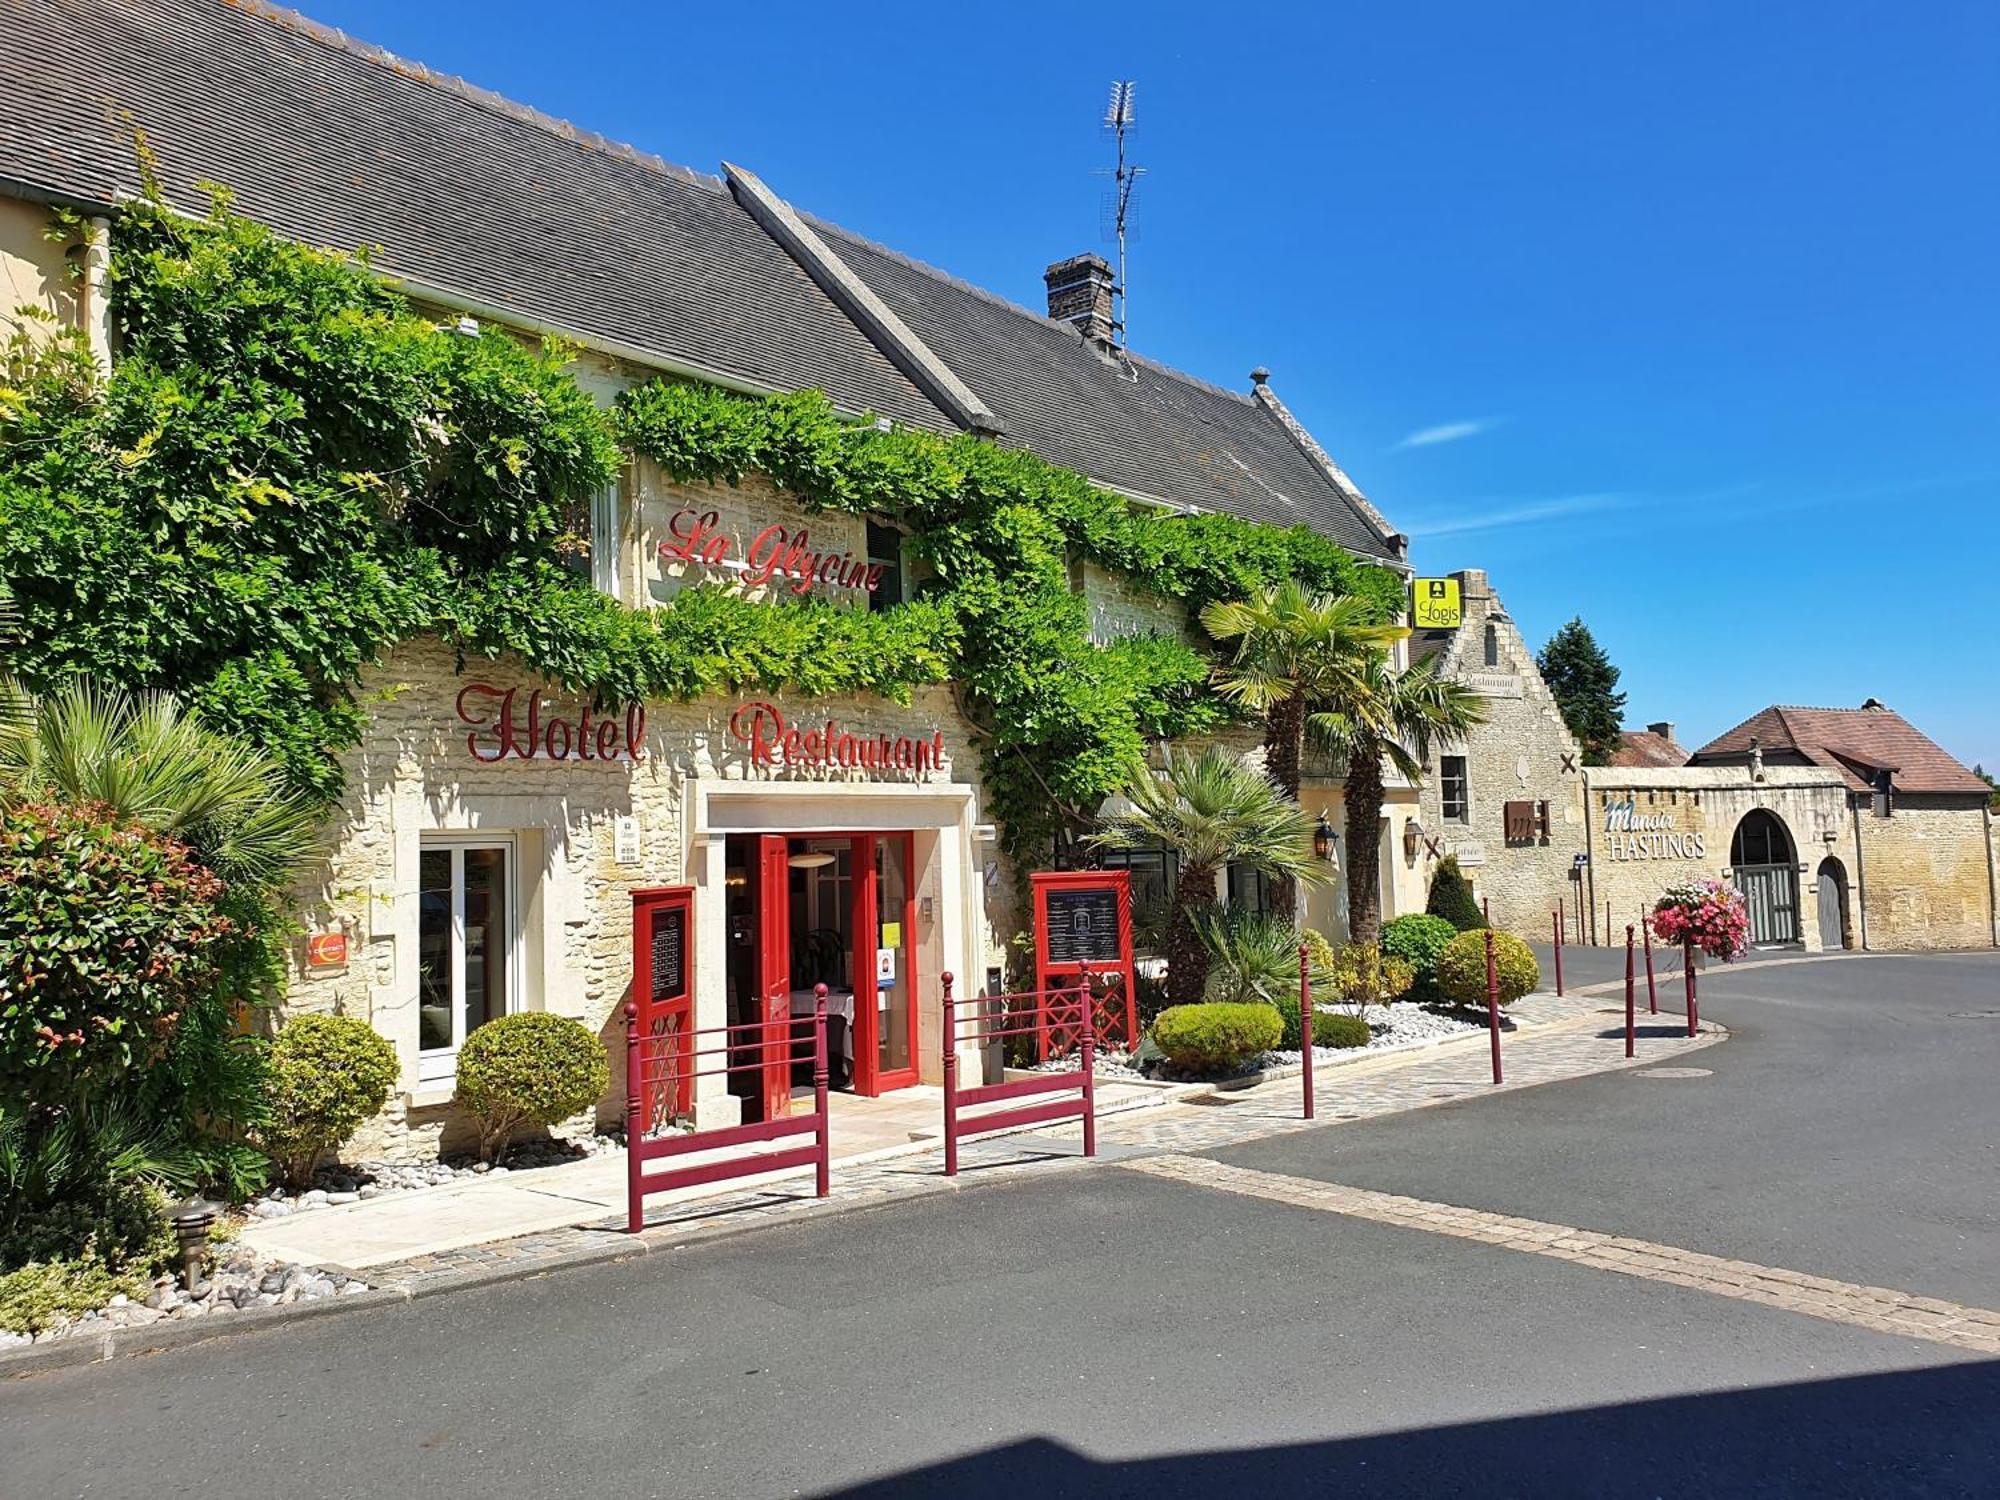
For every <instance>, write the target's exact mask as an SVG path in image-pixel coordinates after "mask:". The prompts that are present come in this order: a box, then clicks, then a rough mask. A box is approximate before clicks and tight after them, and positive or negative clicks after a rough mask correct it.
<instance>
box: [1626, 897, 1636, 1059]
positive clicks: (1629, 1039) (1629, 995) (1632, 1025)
mask: <svg viewBox="0 0 2000 1500" xmlns="http://www.w3.org/2000/svg"><path fill="white" fill-rule="evenodd" d="M1636 1008H1637V1007H1636V1002H1635V998H1634V994H1633V989H1632V928H1631V925H1630V924H1629V923H1628V924H1627V925H1626V928H1625V1055H1626V1056H1627V1057H1631V1056H1633V1055H1634V1054H1633V1041H1634V1037H1635V1033H1636V1029H1637V1017H1636V1015H1635V1011H1636Z"/></svg>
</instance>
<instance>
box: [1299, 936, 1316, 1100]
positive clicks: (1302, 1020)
mask: <svg viewBox="0 0 2000 1500" xmlns="http://www.w3.org/2000/svg"><path fill="white" fill-rule="evenodd" d="M1311 952H1312V950H1311V949H1310V948H1308V947H1306V945H1305V944H1304V943H1300V944H1299V1059H1300V1065H1301V1076H1302V1077H1303V1078H1304V1079H1305V1091H1306V1116H1305V1117H1306V1118H1307V1119H1308V1120H1310V1119H1311V1118H1312V1117H1313V997H1312V966H1311V964H1310V962H1309V961H1308V955H1309V954H1310V953H1311Z"/></svg>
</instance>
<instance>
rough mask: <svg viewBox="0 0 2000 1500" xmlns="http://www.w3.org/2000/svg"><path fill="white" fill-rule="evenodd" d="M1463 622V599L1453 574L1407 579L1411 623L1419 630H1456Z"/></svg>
mask: <svg viewBox="0 0 2000 1500" xmlns="http://www.w3.org/2000/svg"><path fill="white" fill-rule="evenodd" d="M1464 623H1465V602H1464V600H1462V599H1461V598H1459V594H1458V580H1457V579H1456V578H1413V579H1411V580H1410V624H1411V625H1413V626H1414V627H1415V628H1416V629H1418V630H1456V629H1458V627H1459V626H1460V625H1462V624H1464Z"/></svg>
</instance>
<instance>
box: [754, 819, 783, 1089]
mask: <svg viewBox="0 0 2000 1500" xmlns="http://www.w3.org/2000/svg"><path fill="white" fill-rule="evenodd" d="M791 853H792V841H791V839H790V837H789V836H787V835H785V834H782V833H777V834H771V833H766V834H760V835H759V836H758V839H757V1019H758V1020H759V1021H762V1022H763V1027H762V1030H761V1031H760V1032H758V1033H756V1035H757V1036H758V1037H759V1039H760V1041H761V1043H762V1046H763V1068H762V1070H761V1072H760V1074H759V1077H760V1078H761V1080H762V1084H763V1087H762V1089H761V1090H760V1093H761V1094H762V1096H763V1101H764V1116H763V1117H764V1118H765V1119H767V1120H778V1119H783V1118H784V1117H785V1116H786V1115H788V1114H790V1113H791V1112H792V885H791V881H792V867H791V863H790V861H791ZM748 1034H749V1033H746V1035H748Z"/></svg>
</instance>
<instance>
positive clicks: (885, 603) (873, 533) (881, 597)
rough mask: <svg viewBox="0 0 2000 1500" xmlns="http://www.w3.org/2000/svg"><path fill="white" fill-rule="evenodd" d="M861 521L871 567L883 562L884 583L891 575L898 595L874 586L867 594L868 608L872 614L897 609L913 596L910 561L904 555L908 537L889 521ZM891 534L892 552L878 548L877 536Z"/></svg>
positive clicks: (865, 547)
mask: <svg viewBox="0 0 2000 1500" xmlns="http://www.w3.org/2000/svg"><path fill="white" fill-rule="evenodd" d="M861 524H862V534H861V540H862V547H863V549H864V550H865V551H866V552H867V554H868V564H869V566H870V567H873V566H875V565H876V564H878V563H879V564H881V565H882V583H883V584H884V585H887V584H888V583H889V581H890V580H891V579H892V578H893V579H894V580H895V597H894V598H893V599H892V598H889V597H888V596H887V595H886V593H885V592H884V590H883V589H882V588H879V587H878V588H875V589H871V590H870V591H869V594H868V608H869V610H870V612H871V613H872V612H875V611H879V610H885V609H894V608H895V607H896V606H897V605H899V604H902V603H905V602H906V601H907V600H908V599H909V596H910V587H909V577H910V572H909V563H908V560H907V558H906V557H905V555H904V554H905V549H906V545H907V543H908V541H909V538H908V536H907V535H906V534H905V533H904V532H903V530H902V529H901V528H900V527H896V526H891V525H890V524H888V523H887V522H886V521H875V520H871V519H869V518H867V517H863V519H862V523H861ZM888 537H894V538H895V539H896V540H895V546H894V549H893V555H892V552H891V550H890V549H888V548H880V549H878V548H877V546H876V545H875V544H876V541H877V539H878V538H884V539H886V538H888Z"/></svg>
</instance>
